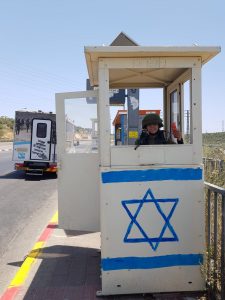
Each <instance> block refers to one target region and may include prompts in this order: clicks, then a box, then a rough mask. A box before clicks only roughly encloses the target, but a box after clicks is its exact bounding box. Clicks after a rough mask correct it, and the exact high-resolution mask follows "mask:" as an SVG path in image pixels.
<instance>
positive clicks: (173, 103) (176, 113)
mask: <svg viewBox="0 0 225 300" xmlns="http://www.w3.org/2000/svg"><path fill="white" fill-rule="evenodd" d="M172 124H175V125H176V128H177V129H179V130H181V126H180V125H181V124H180V103H179V99H178V91H177V90H175V91H173V92H172V93H171V94H170V125H171V126H172ZM171 131H172V130H171Z"/></svg>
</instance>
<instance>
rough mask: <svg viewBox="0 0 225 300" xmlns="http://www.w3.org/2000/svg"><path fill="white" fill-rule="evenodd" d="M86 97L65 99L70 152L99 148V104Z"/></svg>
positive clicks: (67, 139) (67, 140) (66, 144)
mask: <svg viewBox="0 0 225 300" xmlns="http://www.w3.org/2000/svg"><path fill="white" fill-rule="evenodd" d="M92 100H93V101H90V98H89V99H86V98H82V99H81V98H79V99H66V100H65V119H66V124H65V131H66V141H65V147H66V152H68V153H92V152H97V149H98V128H97V123H98V122H97V105H96V101H94V99H92Z"/></svg>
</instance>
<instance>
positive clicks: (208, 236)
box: [207, 188, 211, 283]
mask: <svg viewBox="0 0 225 300" xmlns="http://www.w3.org/2000/svg"><path fill="white" fill-rule="evenodd" d="M210 195H211V191H210V189H209V188H208V192H207V252H208V257H207V283H209V281H210V273H211V270H210V259H211V249H210V248H211V241H210V240H211V238H210V237H211V234H210V230H211V228H210V213H211V211H210Z"/></svg>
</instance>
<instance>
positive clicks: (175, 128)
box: [171, 122, 182, 141]
mask: <svg viewBox="0 0 225 300" xmlns="http://www.w3.org/2000/svg"><path fill="white" fill-rule="evenodd" d="M171 129H172V133H173V136H174V137H175V138H176V139H177V140H178V141H181V139H182V136H181V132H180V131H179V130H178V129H177V126H176V123H175V122H173V123H172V126H171Z"/></svg>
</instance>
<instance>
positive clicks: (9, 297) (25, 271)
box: [0, 212, 58, 300]
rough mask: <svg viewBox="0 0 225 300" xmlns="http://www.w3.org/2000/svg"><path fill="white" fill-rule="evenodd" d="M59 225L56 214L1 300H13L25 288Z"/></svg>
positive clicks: (0, 297)
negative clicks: (40, 255)
mask: <svg viewBox="0 0 225 300" xmlns="http://www.w3.org/2000/svg"><path fill="white" fill-rule="evenodd" d="M57 225H58V212H56V213H55V214H54V215H53V217H52V218H51V220H50V222H49V223H48V225H47V226H46V227H45V229H44V230H43V232H42V233H41V235H40V237H39V238H38V240H37V242H36V243H35V244H34V247H33V248H32V250H31V251H30V252H29V254H28V255H27V256H26V258H25V260H24V262H23V264H22V265H21V267H20V269H19V270H18V271H17V273H16V275H15V276H14V278H13V279H12V281H11V282H10V284H9V286H8V288H7V289H6V290H5V292H4V293H3V295H2V296H0V300H13V299H15V297H16V296H17V294H18V292H19V291H20V290H21V288H22V287H23V284H24V283H25V281H26V279H27V277H28V275H29V273H30V270H31V267H32V265H33V264H34V263H35V261H36V259H37V258H38V256H39V254H40V253H41V251H42V248H43V246H44V245H45V244H46V242H47V240H48V239H49V238H50V236H51V234H52V232H53V230H54V229H55V228H56V227H57Z"/></svg>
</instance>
